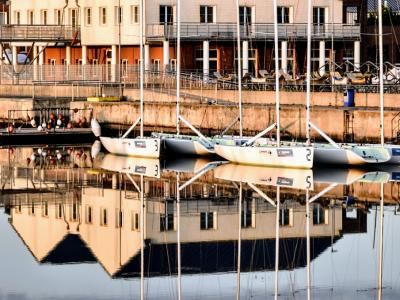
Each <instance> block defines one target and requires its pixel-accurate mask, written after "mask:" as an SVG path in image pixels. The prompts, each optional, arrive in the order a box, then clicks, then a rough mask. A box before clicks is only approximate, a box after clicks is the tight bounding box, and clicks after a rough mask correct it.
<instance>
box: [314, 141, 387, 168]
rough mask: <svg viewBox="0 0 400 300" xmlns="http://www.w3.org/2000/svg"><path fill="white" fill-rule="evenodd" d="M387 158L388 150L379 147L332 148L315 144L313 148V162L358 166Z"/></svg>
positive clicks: (383, 160) (375, 162)
mask: <svg viewBox="0 0 400 300" xmlns="http://www.w3.org/2000/svg"><path fill="white" fill-rule="evenodd" d="M389 160H390V155H389V152H388V151H387V150H386V149H384V148H381V147H368V146H359V147H353V148H342V147H340V148H334V147H326V146H321V147H320V146H315V148H314V163H315V164H327V165H352V166H360V165H366V164H380V163H387V162H388V161H389Z"/></svg>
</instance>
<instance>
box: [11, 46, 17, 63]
mask: <svg viewBox="0 0 400 300" xmlns="http://www.w3.org/2000/svg"><path fill="white" fill-rule="evenodd" d="M11 49H12V64H13V65H14V66H16V65H18V53H17V46H12V48H11Z"/></svg>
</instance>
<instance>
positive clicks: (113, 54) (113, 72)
mask: <svg viewBox="0 0 400 300" xmlns="http://www.w3.org/2000/svg"><path fill="white" fill-rule="evenodd" d="M117 55H118V54H117V45H112V46H111V81H113V82H115V81H117V70H116V68H117Z"/></svg>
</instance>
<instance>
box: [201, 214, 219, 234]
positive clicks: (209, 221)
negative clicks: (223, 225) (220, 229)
mask: <svg viewBox="0 0 400 300" xmlns="http://www.w3.org/2000/svg"><path fill="white" fill-rule="evenodd" d="M215 215H216V213H214V212H201V213H200V229H201V230H209V229H215V227H216V226H215V225H216V224H214V223H215V222H214V221H215V220H214V216H215Z"/></svg>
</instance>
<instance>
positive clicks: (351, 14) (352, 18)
mask: <svg viewBox="0 0 400 300" xmlns="http://www.w3.org/2000/svg"><path fill="white" fill-rule="evenodd" d="M357 23H358V12H357V6H347V7H346V24H351V25H354V24H357Z"/></svg>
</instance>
